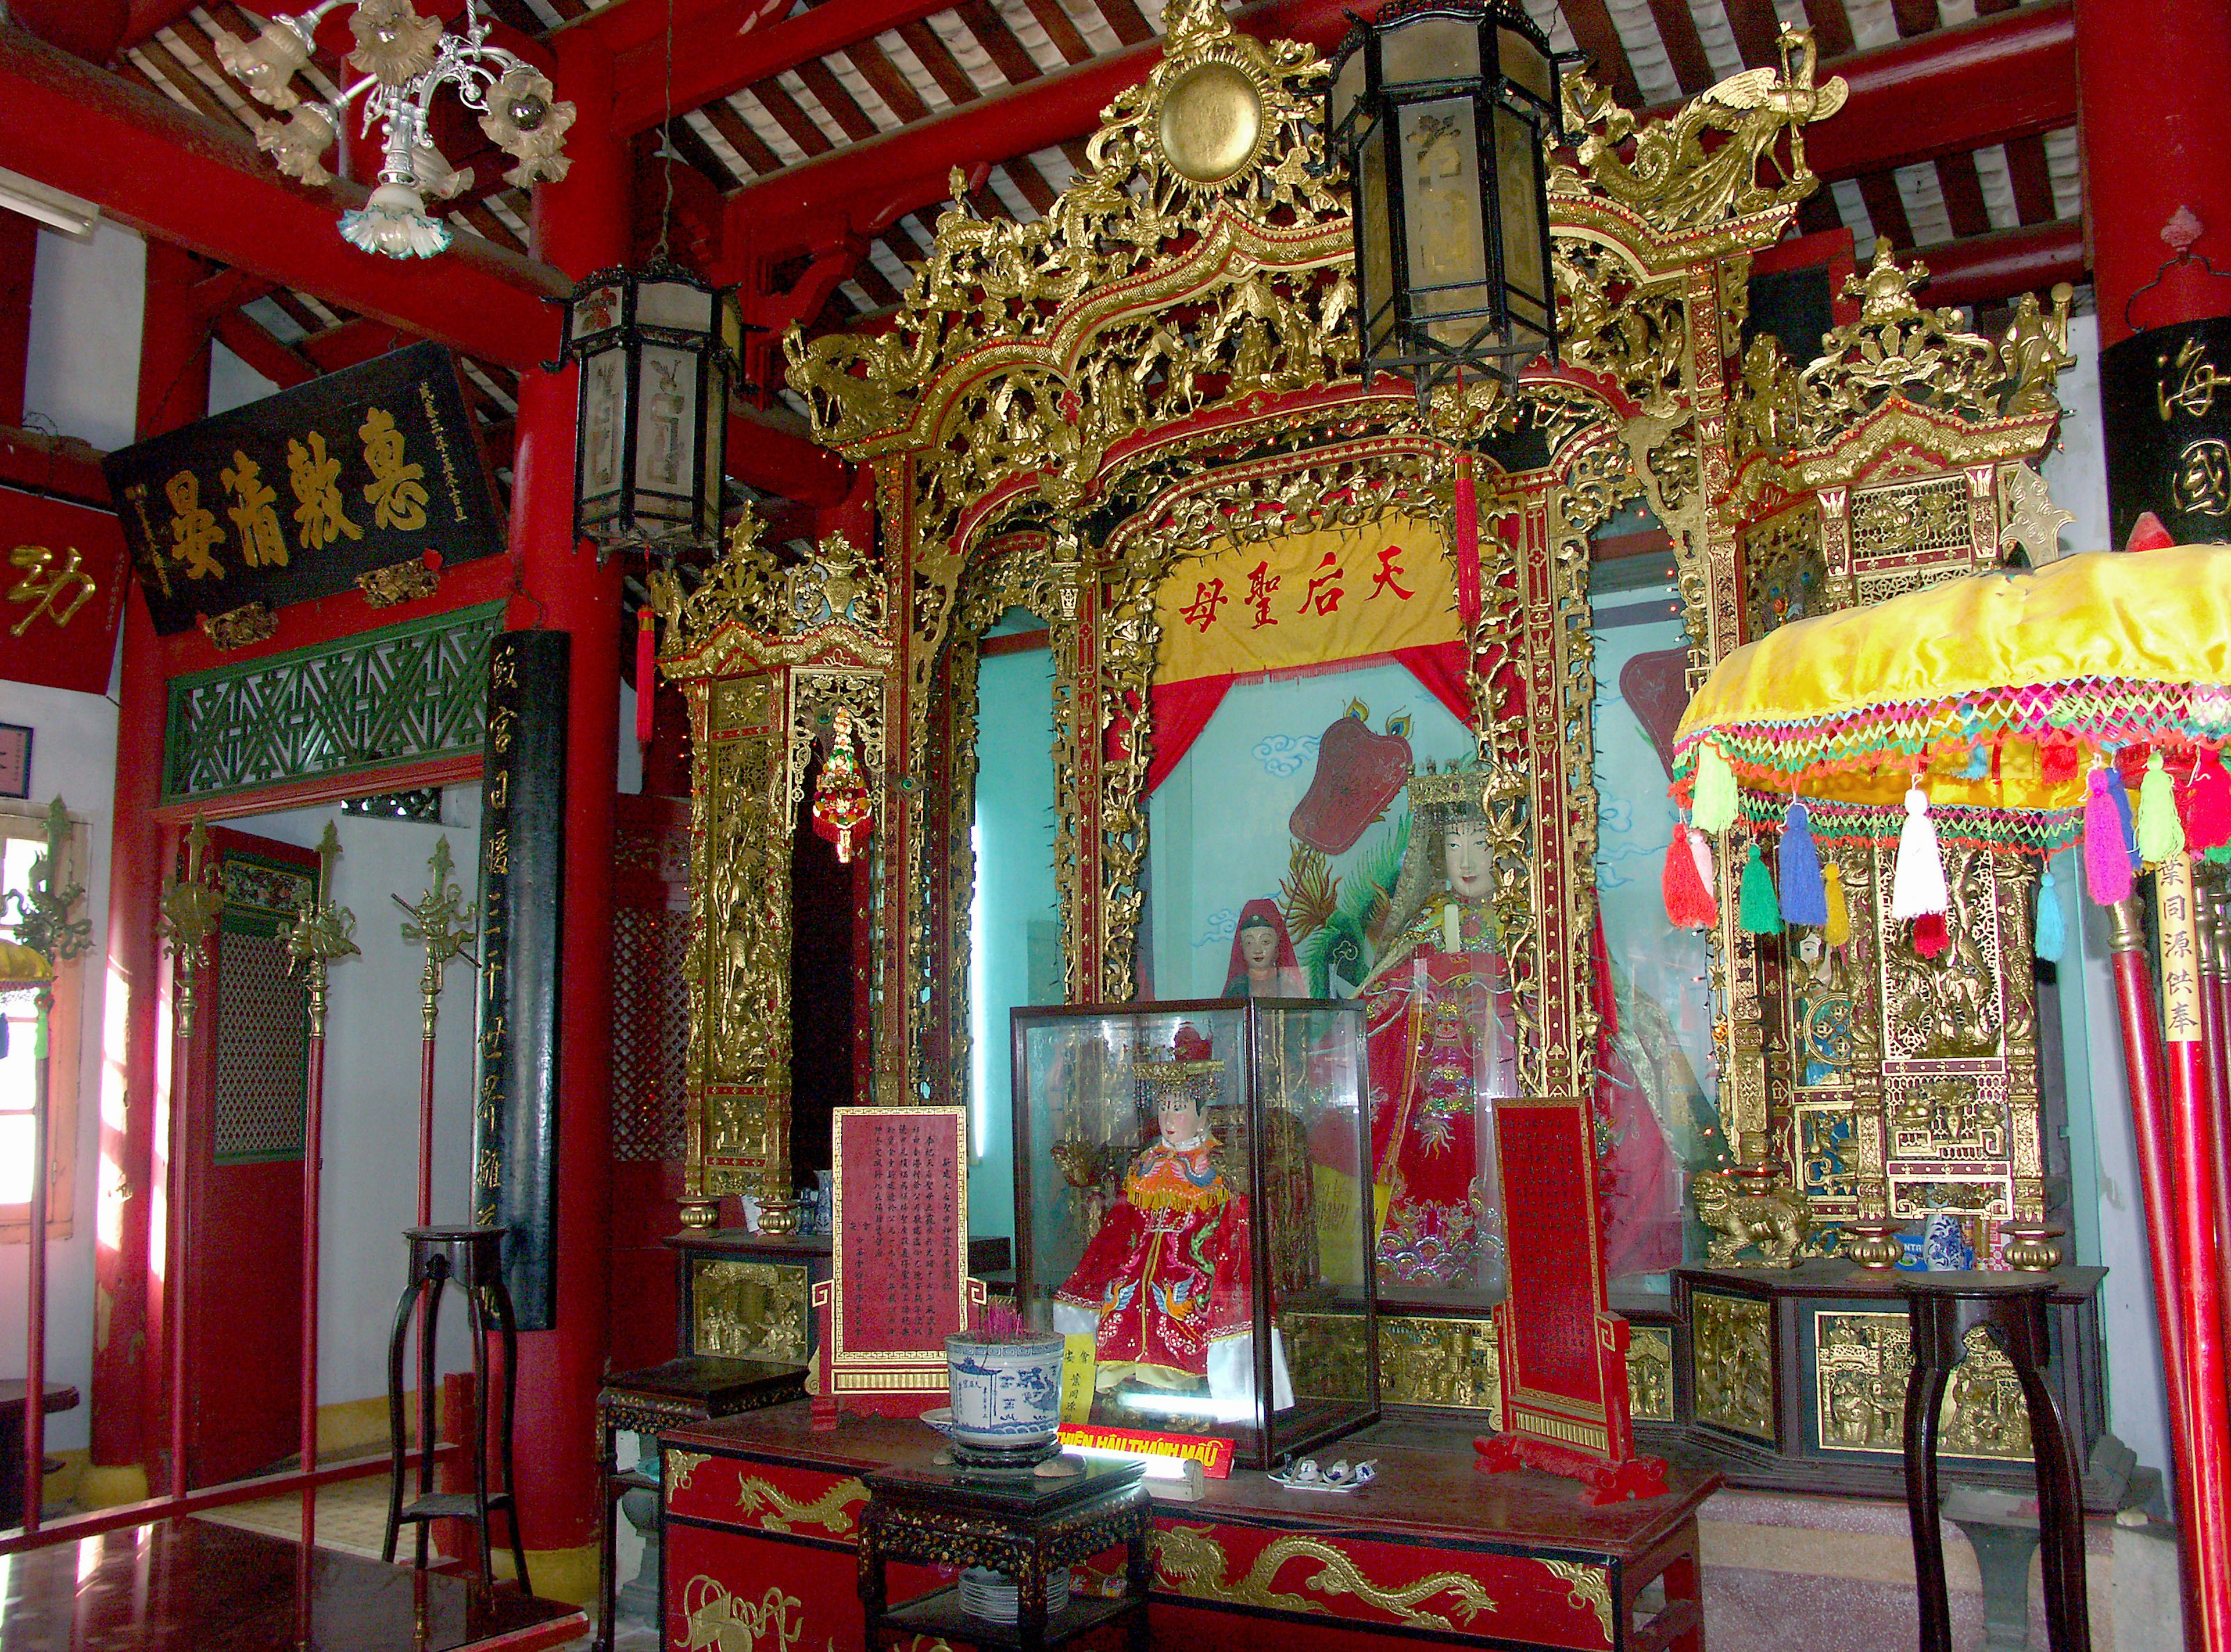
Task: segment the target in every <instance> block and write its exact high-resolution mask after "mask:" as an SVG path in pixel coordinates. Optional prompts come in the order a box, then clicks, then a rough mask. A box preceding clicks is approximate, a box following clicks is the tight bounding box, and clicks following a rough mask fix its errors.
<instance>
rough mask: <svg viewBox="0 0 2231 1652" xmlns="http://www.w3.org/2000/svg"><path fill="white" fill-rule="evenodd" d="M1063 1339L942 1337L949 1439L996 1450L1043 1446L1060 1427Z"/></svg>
mask: <svg viewBox="0 0 2231 1652" xmlns="http://www.w3.org/2000/svg"><path fill="white" fill-rule="evenodd" d="M1061 1356H1062V1339H1060V1338H1059V1337H1057V1336H1052V1335H1050V1334H1038V1333H1024V1334H1022V1335H1018V1336H1005V1337H1002V1336H989V1337H985V1336H973V1335H967V1334H962V1335H959V1336H951V1337H947V1338H946V1339H945V1365H946V1377H947V1383H948V1384H949V1386H950V1387H951V1389H952V1391H953V1425H952V1436H953V1438H954V1439H955V1440H958V1441H959V1442H960V1443H961V1444H963V1445H967V1446H976V1447H979V1448H981V1449H991V1450H998V1449H1001V1448H1007V1449H1019V1448H1022V1447H1026V1446H1034V1445H1043V1444H1044V1442H1046V1441H1048V1440H1051V1439H1052V1438H1053V1436H1054V1433H1055V1431H1056V1430H1057V1429H1058V1428H1059V1427H1060V1426H1061Z"/></svg>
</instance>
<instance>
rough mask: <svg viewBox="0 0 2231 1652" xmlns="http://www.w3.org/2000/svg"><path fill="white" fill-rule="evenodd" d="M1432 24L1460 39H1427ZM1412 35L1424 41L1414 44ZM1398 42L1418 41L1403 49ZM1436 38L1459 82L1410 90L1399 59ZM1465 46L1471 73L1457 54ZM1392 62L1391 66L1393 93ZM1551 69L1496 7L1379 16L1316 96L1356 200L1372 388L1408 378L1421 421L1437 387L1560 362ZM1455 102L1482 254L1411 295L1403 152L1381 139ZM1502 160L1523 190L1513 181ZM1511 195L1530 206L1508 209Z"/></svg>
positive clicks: (1555, 62)
mask: <svg viewBox="0 0 2231 1652" xmlns="http://www.w3.org/2000/svg"><path fill="white" fill-rule="evenodd" d="M1437 22H1438V23H1443V24H1446V23H1455V24H1458V25H1459V26H1460V28H1459V29H1457V30H1451V29H1445V28H1444V29H1439V30H1435V29H1432V28H1431V25H1432V24H1434V23H1437ZM1464 25H1469V28H1468V29H1463V28H1462V27H1461V26H1464ZM1420 28H1426V29H1427V30H1428V32H1427V34H1426V35H1414V34H1413V31H1415V30H1418V29H1420ZM1404 35H1413V38H1412V39H1411V40H1410V41H1408V42H1403V41H1402V39H1401V37H1402V36H1404ZM1434 35H1438V36H1439V40H1438V42H1435V43H1437V44H1438V45H1439V46H1442V47H1448V46H1456V47H1458V48H1459V49H1458V50H1457V51H1456V52H1455V53H1454V54H1452V55H1447V56H1445V57H1444V58H1443V61H1444V62H1445V63H1447V64H1448V65H1449V66H1451V67H1452V68H1455V69H1456V70H1458V72H1457V73H1454V74H1439V75H1434V76H1432V77H1430V78H1429V77H1427V76H1426V75H1424V74H1416V75H1415V76H1414V78H1407V77H1408V76H1411V75H1412V74H1413V71H1414V70H1416V69H1419V68H1423V67H1425V66H1423V65H1419V64H1417V63H1415V62H1414V61H1412V62H1411V63H1409V64H1407V65H1405V64H1404V63H1403V62H1402V61H1401V60H1402V59H1403V58H1404V57H1406V56H1407V57H1409V58H1411V59H1413V60H1414V59H1415V58H1416V57H1418V56H1420V55H1424V52H1423V48H1426V47H1427V45H1428V42H1429V40H1432V37H1433V36H1434ZM1405 44H1407V45H1409V46H1410V47H1411V48H1412V49H1411V51H1409V52H1408V53H1405V52H1404V51H1403V50H1402V46H1403V45H1405ZM1467 45H1468V46H1469V48H1470V59H1471V61H1466V55H1465V51H1464V50H1463V49H1462V48H1463V47H1465V46H1467ZM1390 48H1393V55H1394V57H1395V58H1396V60H1397V61H1396V62H1395V63H1394V65H1392V66H1391V67H1392V68H1394V71H1395V74H1396V78H1394V79H1393V80H1391V81H1390V79H1389V71H1390V64H1389V61H1388V58H1389V55H1390ZM1561 68H1562V61H1561V59H1560V57H1559V55H1558V54H1557V53H1556V52H1555V51H1554V50H1552V49H1551V48H1550V46H1549V40H1548V38H1547V37H1546V36H1545V35H1543V34H1542V31H1541V30H1540V29H1537V28H1536V26H1535V24H1534V23H1533V20H1532V19H1531V18H1529V17H1528V16H1526V14H1525V13H1524V12H1523V11H1522V10H1519V8H1518V7H1516V5H1512V4H1509V3H1506V0H1419V3H1412V4H1403V3H1397V4H1394V5H1390V6H1388V7H1387V9H1386V10H1382V11H1381V13H1380V14H1379V15H1378V17H1377V18H1376V20H1375V21H1374V22H1372V23H1362V22H1361V21H1360V20H1359V22H1358V23H1357V26H1356V27H1355V28H1354V29H1351V30H1350V31H1349V32H1348V38H1347V39H1346V40H1345V41H1343V42H1342V44H1341V47H1340V49H1339V51H1338V52H1337V53H1336V54H1335V56H1334V59H1333V64H1332V74H1331V77H1330V81H1329V86H1328V88H1327V91H1326V94H1325V131H1326V133H1327V139H1326V142H1327V146H1328V147H1329V149H1330V150H1331V151H1332V152H1335V153H1336V154H1338V155H1340V156H1341V157H1342V158H1343V159H1344V160H1345V162H1346V163H1347V165H1348V176H1349V178H1350V180H1351V182H1352V184H1353V187H1354V190H1355V201H1354V205H1353V210H1352V216H1353V217H1354V220H1355V272H1356V291H1357V295H1358V302H1357V305H1356V309H1355V315H1356V329H1357V335H1358V339H1359V342H1360V344H1361V356H1362V371H1363V377H1364V380H1365V382H1366V383H1367V384H1368V383H1369V382H1370V381H1371V380H1372V379H1373V378H1375V377H1376V376H1377V375H1379V374H1380V373H1382V372H1391V373H1397V374H1405V375H1407V376H1408V377H1409V378H1411V379H1412V381H1413V383H1414V384H1415V385H1416V387H1417V394H1418V402H1419V406H1420V407H1423V406H1424V405H1425V403H1426V401H1427V399H1428V398H1429V397H1431V395H1432V391H1433V390H1434V389H1435V388H1436V387H1437V386H1439V385H1441V384H1446V383H1449V382H1451V381H1452V380H1454V379H1456V378H1458V376H1459V375H1461V374H1462V373H1464V372H1465V371H1466V370H1467V369H1469V370H1471V371H1472V372H1474V373H1475V374H1477V375H1478V376H1480V377H1484V378H1491V379H1494V380H1497V381H1499V382H1507V381H1509V380H1510V379H1511V378H1516V376H1517V374H1518V371H1519V370H1520V369H1521V368H1523V367H1524V366H1525V365H1526V364H1527V363H1529V362H1530V361H1532V360H1534V359H1535V358H1537V357H1542V356H1546V357H1547V358H1549V362H1550V363H1551V364H1552V365H1555V362H1556V359H1557V312H1556V290H1555V276H1554V274H1553V273H1552V271H1551V267H1550V249H1549V157H1548V153H1547V146H1546V144H1545V141H1544V140H1545V138H1547V137H1555V139H1558V140H1559V141H1560V142H1562V140H1563V137H1564V126H1563V119H1562V113H1561V111H1562V103H1561V100H1560V99H1561V92H1560V87H1559V77H1560V72H1561ZM1452 104H1463V105H1468V106H1469V113H1470V118H1471V136H1472V140H1473V141H1472V145H1471V148H1472V153H1471V157H1470V161H1471V167H1472V170H1473V177H1474V181H1475V182H1476V183H1477V184H1478V214H1479V216H1478V220H1477V221H1476V224H1475V226H1474V227H1475V228H1476V229H1477V246H1476V248H1466V249H1465V250H1466V251H1468V252H1469V251H1477V253H1478V267H1477V269H1476V271H1465V272H1463V273H1461V274H1458V276H1457V277H1456V278H1455V279H1446V280H1440V281H1432V282H1430V283H1426V284H1421V280H1420V278H1421V276H1422V275H1423V274H1425V272H1421V271H1419V270H1416V269H1413V268H1412V246H1413V232H1414V230H1415V229H1416V228H1417V226H1416V225H1414V224H1413V216H1416V215H1418V214H1419V213H1420V212H1421V211H1422V210H1424V203H1421V202H1419V201H1417V200H1414V199H1413V198H1412V190H1411V187H1410V185H1409V184H1408V183H1407V182H1406V179H1405V177H1404V171H1405V167H1404V155H1403V143H1402V142H1401V141H1399V140H1397V141H1390V138H1401V139H1407V138H1408V137H1409V136H1411V134H1412V133H1413V132H1415V131H1416V130H1417V129H1418V125H1420V124H1422V123H1423V122H1424V121H1426V120H1431V119H1448V116H1447V115H1446V114H1445V113H1444V114H1441V115H1435V114H1433V113H1429V110H1428V107H1427V106H1433V105H1440V106H1449V105H1452ZM1406 117H1414V121H1415V123H1416V124H1413V121H1412V120H1410V119H1406ZM1442 130H1443V131H1444V132H1452V128H1451V127H1449V126H1444V127H1443V128H1442ZM1452 135H1455V134H1454V133H1453V132H1452ZM1506 140H1507V141H1506ZM1427 142H1428V144H1430V142H1431V139H1430V138H1428V139H1427ZM1513 162H1516V163H1517V164H1518V169H1519V171H1520V173H1521V174H1522V175H1521V176H1518V177H1512V176H1510V175H1509V174H1508V172H1507V171H1506V165H1508V164H1510V163H1513ZM1521 184H1523V186H1524V193H1525V198H1524V199H1523V200H1513V199H1510V198H1507V197H1511V196H1515V195H1516V194H1517V193H1518V192H1519V191H1518V189H1517V188H1516V186H1517V185H1521ZM1514 213H1523V214H1524V215H1525V218H1524V220H1523V222H1520V223H1514V222H1513V219H1512V216H1511V215H1512V214H1514ZM1374 243H1376V244H1374ZM1529 247H1530V249H1531V261H1532V263H1533V264H1534V265H1535V267H1536V268H1534V270H1533V271H1532V272H1530V274H1529V273H1528V272H1523V271H1519V272H1514V270H1513V269H1512V268H1511V267H1510V266H1511V263H1512V258H1511V254H1512V253H1513V251H1514V250H1515V251H1518V252H1521V253H1522V254H1523V253H1524V252H1525V251H1526V250H1527V249H1528V248H1529ZM1527 281H1533V282H1534V283H1535V285H1533V286H1529V285H1526V284H1525V283H1526V282H1527ZM1514 300H1516V302H1514Z"/></svg>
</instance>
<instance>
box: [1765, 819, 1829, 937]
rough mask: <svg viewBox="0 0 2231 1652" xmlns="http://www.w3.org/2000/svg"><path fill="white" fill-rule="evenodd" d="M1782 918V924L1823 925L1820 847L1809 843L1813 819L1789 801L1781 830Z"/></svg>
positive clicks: (1825, 912)
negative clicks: (1786, 817)
mask: <svg viewBox="0 0 2231 1652" xmlns="http://www.w3.org/2000/svg"><path fill="white" fill-rule="evenodd" d="M1777 858H1778V864H1779V867H1780V869H1781V872H1782V921H1783V922H1784V923H1791V924H1825V923H1827V921H1828V893H1827V890H1826V889H1825V888H1823V887H1821V882H1820V845H1819V844H1817V843H1815V842H1814V841H1813V820H1812V816H1810V815H1808V814H1807V812H1806V808H1805V805H1804V804H1803V803H1800V802H1798V801H1797V799H1795V797H1793V798H1791V799H1790V800H1789V817H1788V820H1787V821H1785V822H1784V823H1783V824H1782V853H1781V855H1779V856H1778V857H1777Z"/></svg>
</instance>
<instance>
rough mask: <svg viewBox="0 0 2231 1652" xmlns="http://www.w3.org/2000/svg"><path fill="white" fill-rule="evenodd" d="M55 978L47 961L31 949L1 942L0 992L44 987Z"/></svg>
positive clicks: (7, 941) (6, 941)
mask: <svg viewBox="0 0 2231 1652" xmlns="http://www.w3.org/2000/svg"><path fill="white" fill-rule="evenodd" d="M54 978H55V972H54V970H53V969H52V968H51V967H50V966H49V965H48V963H47V960H46V959H45V958H42V956H40V955H39V954H38V953H37V952H34V951H32V950H31V948H29V947H28V946H24V945H19V944H18V943H16V942H15V941H11V940H0V992H13V991H17V990H19V989H21V988H23V987H34V986H40V985H43V984H45V983H47V982H48V981H51V980H53V979H54Z"/></svg>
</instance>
